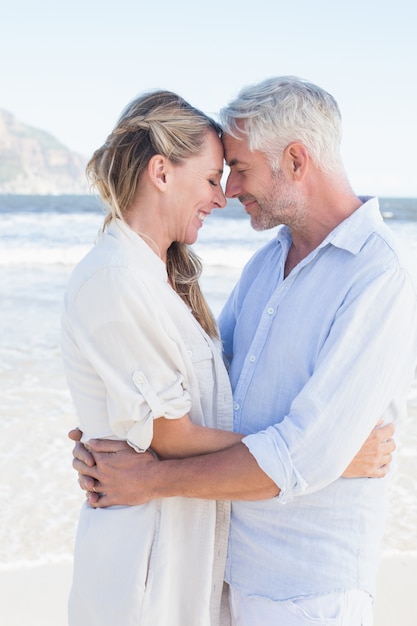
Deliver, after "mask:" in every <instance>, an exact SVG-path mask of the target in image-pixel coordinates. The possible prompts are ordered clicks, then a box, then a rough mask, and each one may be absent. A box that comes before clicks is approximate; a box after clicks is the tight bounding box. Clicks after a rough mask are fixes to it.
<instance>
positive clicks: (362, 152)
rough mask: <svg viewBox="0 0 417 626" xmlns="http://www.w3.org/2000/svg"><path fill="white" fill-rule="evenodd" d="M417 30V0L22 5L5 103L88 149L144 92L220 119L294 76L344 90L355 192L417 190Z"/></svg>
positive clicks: (5, 27)
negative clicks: (253, 94) (224, 110)
mask: <svg viewBox="0 0 417 626" xmlns="http://www.w3.org/2000/svg"><path fill="white" fill-rule="evenodd" d="M416 33H417V3H416V2H415V0H348V1H345V0H298V1H297V2H288V1H285V2H284V1H283V0H249V1H248V0H246V2H245V1H244V0H211V1H210V0H205V2H201V1H200V0H113V1H110V0H63V1H62V2H57V1H56V0H36V1H34V0H10V2H8V3H7V6H3V7H2V10H1V14H0V108H1V109H5V110H6V111H9V112H10V113H12V114H13V115H14V116H15V117H16V118H17V119H19V120H20V121H22V122H24V123H26V124H28V125H30V126H34V127H37V128H41V129H43V130H46V131H48V132H49V133H51V134H52V135H54V136H55V137H56V138H57V139H59V140H60V141H61V142H62V143H63V144H64V145H65V146H67V147H68V148H70V149H71V150H73V151H75V152H77V153H79V154H81V155H83V156H85V157H89V156H90V155H91V154H92V152H93V151H94V150H95V149H96V148H98V147H99V146H100V145H101V144H102V143H103V142H104V140H105V138H106V136H107V135H108V133H109V132H110V131H111V130H112V128H113V126H114V124H115V123H116V121H117V118H118V116H119V114H120V112H121V111H122V109H123V108H124V107H125V105H126V104H127V103H128V102H129V101H130V100H132V99H133V98H134V97H135V96H136V95H138V94H139V93H140V92H142V91H147V90H149V89H155V88H164V89H170V90H172V91H176V92H177V93H179V94H180V95H181V96H183V97H184V98H185V99H187V100H189V101H190V102H191V103H192V104H193V105H195V106H197V107H199V108H201V109H202V110H204V111H205V112H206V113H209V114H213V115H215V114H216V112H217V111H218V110H219V109H220V108H221V107H222V106H223V105H224V104H226V103H227V102H228V101H229V100H230V99H231V98H233V97H234V96H235V95H237V93H238V91H239V89H240V88H241V87H243V86H244V85H248V84H252V83H256V82H258V81H261V80H263V79H264V78H268V77H270V76H278V75H295V76H299V77H302V78H306V79H308V80H309V81H311V82H313V83H316V84H318V85H320V86H321V87H324V88H325V89H326V90H327V91H329V92H330V93H331V94H332V95H333V96H334V97H335V98H336V100H337V102H338V104H339V107H340V109H341V112H342V118H343V129H344V130H343V141H342V155H343V159H344V163H345V167H346V171H347V173H348V176H349V179H350V181H351V184H352V187H353V189H354V191H355V192H356V193H357V194H358V195H360V194H363V195H374V194H376V195H380V196H385V197H387V196H391V197H413V198H414V197H417V34H416Z"/></svg>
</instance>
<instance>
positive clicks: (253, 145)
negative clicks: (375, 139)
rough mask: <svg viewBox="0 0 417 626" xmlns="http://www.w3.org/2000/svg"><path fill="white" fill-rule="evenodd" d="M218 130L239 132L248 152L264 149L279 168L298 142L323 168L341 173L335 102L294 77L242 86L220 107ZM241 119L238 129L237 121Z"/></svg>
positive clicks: (270, 79)
mask: <svg viewBox="0 0 417 626" xmlns="http://www.w3.org/2000/svg"><path fill="white" fill-rule="evenodd" d="M220 120H221V124H222V127H223V131H224V132H226V133H227V134H229V135H232V136H234V137H237V138H238V137H239V132H242V130H243V132H244V133H245V134H246V135H247V137H248V144H249V148H250V150H260V151H261V152H264V153H265V154H266V155H267V156H268V158H269V160H270V163H271V166H272V167H273V168H278V167H279V163H280V161H281V157H282V154H283V152H284V150H285V148H286V147H287V146H288V145H289V144H290V143H291V142H293V141H299V142H301V143H302V144H303V145H304V146H305V147H306V148H307V150H308V153H309V154H310V157H311V158H312V159H313V160H314V162H315V163H316V165H317V166H318V167H320V168H321V169H322V170H324V171H334V172H336V171H340V170H341V169H342V164H341V157H340V143H341V139H342V127H341V115H340V111H339V107H338V105H337V102H336V100H335V99H334V98H333V96H331V95H330V94H329V93H327V92H326V91H325V90H324V89H322V88H321V87H318V86H317V85H314V84H312V83H309V82H307V81H306V80H304V79H301V78H297V77H295V76H278V77H275V78H268V79H266V80H264V81H262V82H260V83H258V84H256V85H251V86H249V87H244V88H243V89H242V90H241V91H240V92H239V94H238V96H237V98H235V99H234V100H233V101H232V102H230V104H229V105H228V106H226V107H224V108H223V109H222V110H221V111H220ZM239 120H241V121H242V122H243V129H242V128H240V129H239V126H238V124H237V123H238V121H239Z"/></svg>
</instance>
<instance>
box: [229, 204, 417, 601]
mask: <svg viewBox="0 0 417 626" xmlns="http://www.w3.org/2000/svg"><path fill="white" fill-rule="evenodd" d="M290 245H291V234H290V231H289V229H288V228H287V227H281V228H280V229H279V231H278V234H277V237H276V238H274V239H273V240H272V241H271V242H269V243H268V244H267V245H266V246H264V247H263V248H262V249H261V250H260V251H258V252H257V253H256V254H255V255H254V257H253V258H252V259H251V260H250V261H249V263H248V265H247V266H246V268H245V269H244V271H243V274H242V277H241V279H240V281H239V283H238V284H237V286H236V288H235V290H234V292H233V293H232V294H231V296H230V298H229V300H228V302H227V303H226V306H225V308H224V310H223V312H222V314H221V316H220V319H219V326H220V331H221V336H222V339H223V342H224V351H225V353H226V355H228V358H229V360H230V361H231V365H230V371H229V375H230V379H231V383H232V389H233V397H234V428H235V430H236V431H238V432H241V433H244V434H246V435H247V436H246V437H245V438H244V439H243V443H244V444H245V445H246V446H247V447H248V449H249V450H250V452H251V453H252V455H253V456H254V457H255V458H256V461H257V462H258V464H259V466H260V467H261V468H262V469H263V470H264V472H265V473H266V474H267V475H268V476H270V477H271V478H272V480H273V481H274V482H275V483H276V484H277V485H278V486H279V487H280V488H281V493H280V494H279V496H278V497H277V498H274V499H271V500H265V501H260V502H233V503H232V517H231V531H230V539H229V553H228V564H227V570H226V578H227V580H228V582H229V583H230V584H231V585H233V586H235V587H236V588H237V589H238V590H239V591H240V592H241V593H243V594H244V595H247V596H262V597H266V598H269V599H271V600H287V599H294V598H298V597H303V596H309V595H314V594H325V593H331V592H334V591H341V590H348V589H363V590H365V591H367V592H368V593H370V594H371V595H373V593H374V589H375V577H376V569H377V565H378V555H379V548H380V542H381V536H382V534H383V530H384V520H385V506H386V491H387V487H388V479H373V480H369V479H345V478H339V477H340V476H341V475H342V473H343V471H344V470H345V469H346V467H347V466H348V464H349V463H350V461H351V459H352V458H353V457H354V456H355V455H356V453H357V452H358V451H359V449H360V447H361V446H362V444H363V442H364V441H365V439H366V438H367V436H368V435H369V433H370V432H371V430H372V429H373V428H374V426H375V424H376V422H377V421H378V419H379V418H381V417H382V418H383V419H384V420H385V421H386V422H389V421H391V420H393V421H395V422H398V420H399V419H400V418H403V417H404V416H405V413H406V393H407V389H408V387H409V385H410V382H411V379H412V376H413V374H414V368H415V366H416V361H417V297H416V290H415V286H413V284H412V281H411V278H410V273H409V272H408V271H407V265H406V264H404V262H403V258H402V257H403V255H402V252H400V248H399V246H398V243H397V242H396V240H395V238H394V236H393V234H392V233H391V231H390V230H389V229H388V227H387V226H386V225H385V224H384V223H383V220H382V217H381V215H380V213H379V210H378V201H377V200H376V199H371V200H368V201H367V202H366V203H365V204H363V205H362V206H361V207H360V208H359V209H358V210H357V211H355V212H354V213H353V214H352V215H351V216H350V217H349V218H348V219H346V220H345V221H344V222H342V223H341V224H340V225H339V226H338V227H337V228H335V229H334V230H333V232H331V233H330V234H329V235H328V237H327V238H326V239H325V240H324V241H323V242H322V244H321V245H319V246H318V248H316V249H315V250H314V251H313V252H312V253H311V254H309V255H308V256H307V257H306V258H305V259H304V260H303V261H301V262H300V263H299V264H298V265H297V266H296V267H295V268H294V269H293V270H292V271H291V272H290V274H289V275H288V276H287V277H286V278H284V264H285V260H286V258H287V254H288V250H289V247H290Z"/></svg>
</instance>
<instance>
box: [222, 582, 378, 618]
mask: <svg viewBox="0 0 417 626" xmlns="http://www.w3.org/2000/svg"><path fill="white" fill-rule="evenodd" d="M229 601H230V611H231V618H232V626H372V624H373V611H372V604H373V602H372V598H371V597H370V596H369V594H367V593H366V592H365V591H361V590H359V589H353V590H351V591H345V592H340V593H331V594H326V595H323V596H313V597H308V598H302V599H301V600H287V601H283V602H275V601H273V600H268V599H266V598H258V597H255V598H254V597H252V598H247V597H245V596H243V595H242V594H241V593H239V592H238V591H236V589H234V588H233V587H231V588H230V592H229Z"/></svg>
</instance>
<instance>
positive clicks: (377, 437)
mask: <svg viewBox="0 0 417 626" xmlns="http://www.w3.org/2000/svg"><path fill="white" fill-rule="evenodd" d="M394 431H395V426H394V424H385V425H384V426H381V422H378V424H377V425H376V426H375V428H374V429H373V431H372V432H371V434H370V435H369V437H368V439H367V440H366V441H365V443H364V444H363V446H362V448H361V449H360V450H359V452H358V454H357V455H356V456H355V458H354V459H353V460H352V461H351V463H350V464H349V465H348V467H347V468H346V470H345V471H344V472H343V477H344V478H383V477H384V476H386V474H387V473H388V470H389V466H390V463H391V461H392V453H393V452H394V450H395V448H396V445H395V441H394V439H393V438H392V437H393V435H394Z"/></svg>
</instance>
